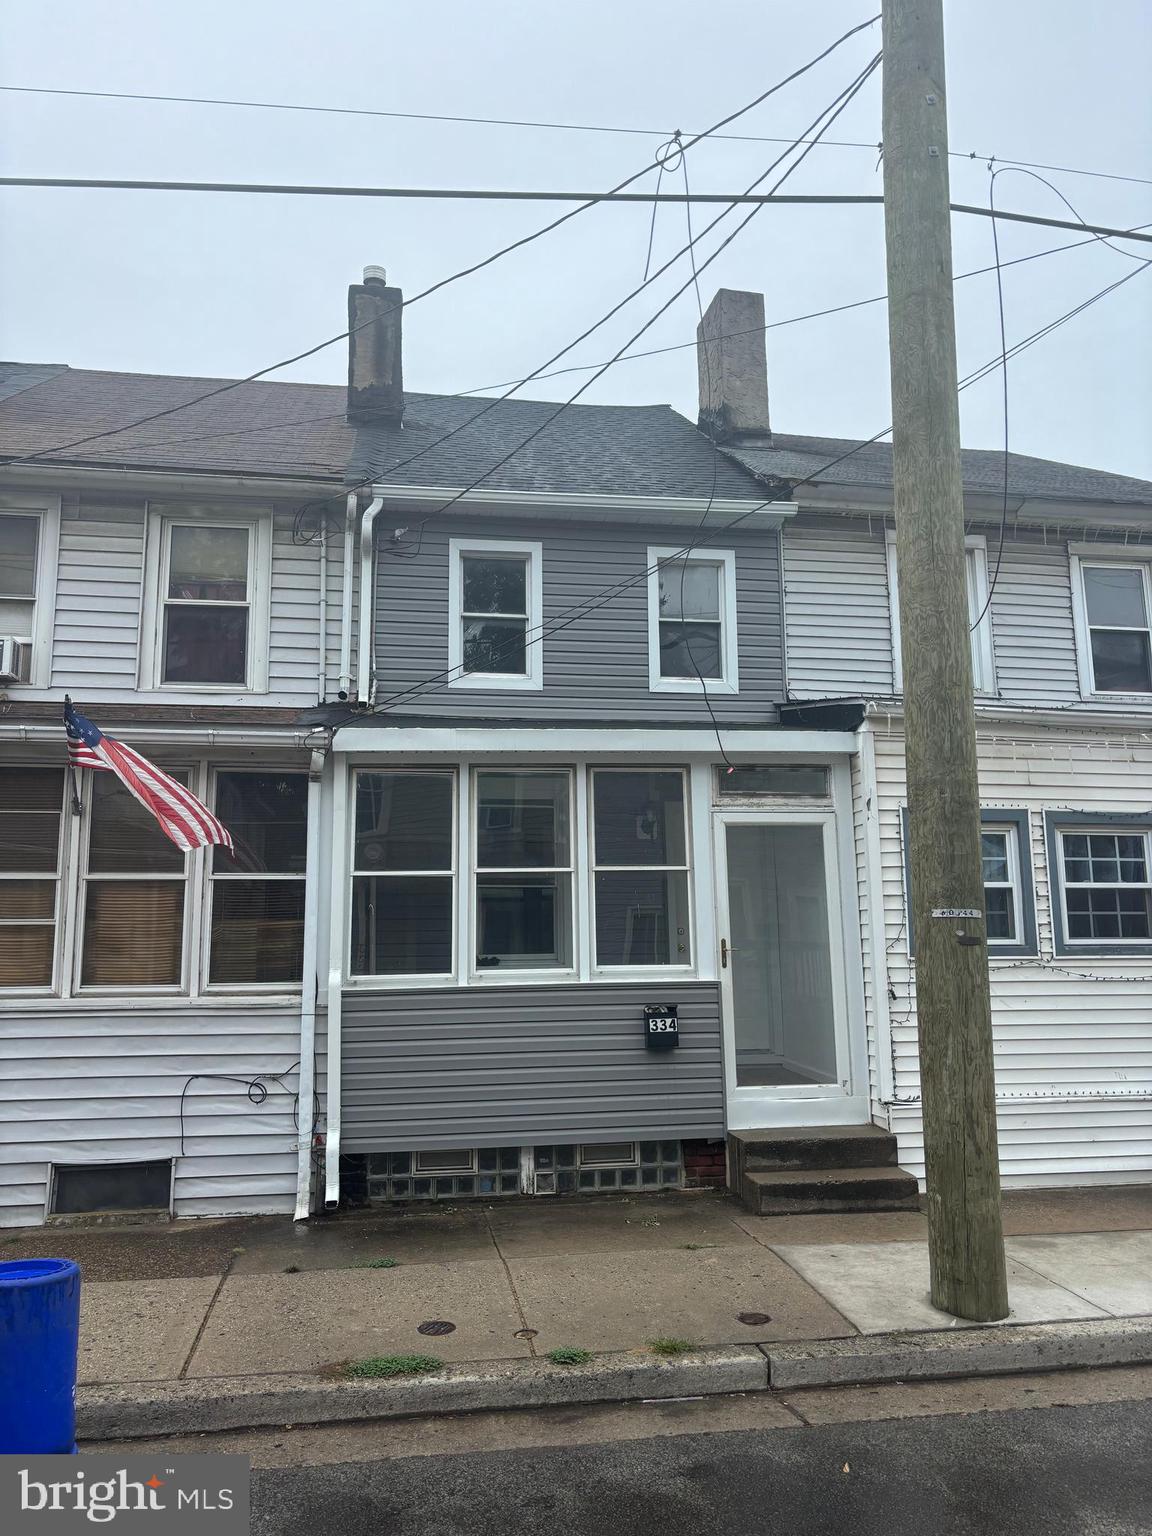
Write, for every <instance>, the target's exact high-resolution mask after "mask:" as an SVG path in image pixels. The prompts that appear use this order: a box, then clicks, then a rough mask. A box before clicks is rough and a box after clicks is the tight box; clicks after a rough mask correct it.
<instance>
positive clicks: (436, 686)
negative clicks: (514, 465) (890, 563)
mask: <svg viewBox="0 0 1152 1536" xmlns="http://www.w3.org/2000/svg"><path fill="white" fill-rule="evenodd" d="M1146 265H1147V266H1152V262H1148V263H1147V264H1146ZM1142 270H1144V268H1136V267H1134V268H1133V269H1132V271H1131V272H1129V273H1127V274H1126V275H1125V276H1124V277H1121V278H1118V279H1117V280H1116V281H1115V282H1114V283H1110V284H1109V285H1108V286H1107V287H1106V288H1102V289H1100V290H1099V291H1098V292H1097V293H1094V294H1093V295H1091V297H1090V298H1088V299H1085V300H1083V301H1082V302H1081V303H1080V304H1078V305H1076V306H1075V308H1073V309H1070V310H1068V311H1067V312H1066V313H1065V314H1063V315H1060V316H1058V317H1057V318H1056V319H1055V320H1050V321H1049V322H1048V323H1047V324H1046V325H1043V326H1041V327H1040V328H1039V329H1038V330H1036V331H1033V332H1032V333H1031V334H1030V335H1029V336H1025V337H1022V338H1021V340H1020V341H1018V342H1014V343H1013V345H1012V346H1011V347H1009V348H1008V350H1007V354H1006V355H1007V356H1008V357H1009V358H1011V357H1015V356H1018V355H1019V354H1020V353H1021V352H1024V351H1026V350H1027V349H1028V348H1029V347H1031V346H1034V345H1036V343H1038V342H1040V341H1042V340H1044V339H1045V338H1046V337H1047V336H1049V335H1050V334H1051V333H1052V332H1053V331H1055V330H1057V329H1059V327H1060V326H1062V325H1065V324H1067V323H1068V322H1069V321H1070V320H1073V319H1075V318H1076V317H1077V316H1078V315H1080V314H1082V313H1083V312H1084V311H1085V310H1087V309H1090V308H1091V307H1092V305H1093V304H1097V303H1099V302H1100V301H1101V300H1102V299H1104V298H1106V297H1107V296H1108V295H1109V294H1111V293H1113V292H1115V290H1116V289H1117V288H1120V287H1122V286H1123V285H1124V284H1125V283H1128V282H1131V281H1132V279H1133V278H1134V277H1138V276H1139V275H1140V272H1141V271H1142ZM1003 355H1004V354H999V355H997V356H996V357H994V358H991V359H989V361H988V362H986V363H983V364H982V365H981V366H980V367H979V368H975V369H973V370H972V372H971V373H968V374H966V375H965V376H964V378H963V379H961V380H960V381H959V382H958V384H957V390H958V391H959V390H963V389H968V388H970V387H971V385H973V384H977V383H979V382H980V381H981V380H982V379H984V378H986V377H987V376H988V374H989V373H991V372H994V371H995V370H996V369H997V368H998V367H999V366H1000V363H1001V357H1002V356H1003ZM891 430H892V427H891V425H890V424H889V425H888V426H886V427H882V428H881V430H880V431H879V432H875V433H873V435H872V436H871V437H869V438H865V439H864V441H863V442H858V443H854V444H853V446H852V447H851V448H849V449H847V450H846V451H845V452H844V453H841V454H837V455H836V457H835V458H832V459H828V460H826V461H825V462H824V463H823V464H821V465H820V467H819V468H818V469H814V470H810V471H809V472H808V473H807V474H805V475H803V476H799V477H793V478H790V479H789V480H788V481H787V482H786V483H787V488H788V491H789V494H794V493H795V492H796V490H798V489H799V488H800V487H801V486H803V485H811V484H814V483H815V482H816V481H817V480H819V479H820V477H821V476H823V475H825V474H827V472H828V471H829V470H830V469H834V468H835V467H836V466H837V465H839V464H842V463H844V461H845V460H846V459H850V458H851V457H852V456H853V455H854V454H857V453H859V452H861V450H862V449H864V448H868V447H871V446H872V444H874V443H878V442H879V441H880V439H881V438H882V437H886V436H887V434H888V433H889V432H891ZM779 499H780V497H779V496H778V495H774V496H773V497H771V498H769V499H767V500H764V501H759V502H754V503H753V504H752V505H751V506H750V507H748V508H747V509H746V510H745V511H743V512H740V513H738V514H737V515H736V516H735V517H733V518H731V519H729V521H727V522H726V523H723V524H721V525H720V526H719V527H718V528H715V529H713V530H712V532H711V533H710V534H709V535H708V537H707V539H706V540H699V541H698V543H712V542H713V540H715V539H716V538H718V537H720V536H721V535H722V534H725V533H727V532H729V530H731V529H733V528H736V527H738V526H739V525H740V524H742V523H744V522H746V521H747V520H748V518H750V517H752V516H753V515H754V514H755V513H757V512H762V511H764V510H765V508H767V507H769V506H771V505H772V504H773V502H774V501H776V500H779ZM686 552H687V546H685V548H684V549H683V550H680V551H677V555H674V556H672V557H671V558H673V559H675V558H677V556H678V555H681V554H685V553H686ZM657 569H658V566H656V565H651V566H647V567H646V568H645V569H644V570H642V571H640V572H639V573H638V574H637V575H634V576H630V577H627V578H624V579H622V580H621V581H619V582H617V583H616V584H614V585H613V586H611V587H606V588H603V589H602V590H601V591H600V592H597V593H593V594H592V596H591V597H588V598H585V599H582V600H581V602H580V603H577V604H574V605H573V606H572V607H571V608H567V609H565V610H563V611H562V612H561V613H559V614H556V615H554V616H553V618H552V619H550V620H549V621H548V622H547V623H546V624H540V625H536V626H533V629H532V630H529V631H527V632H526V642H527V644H529V645H536V644H540V643H542V642H543V641H544V640H546V639H551V638H552V636H553V635H555V634H559V633H560V632H561V631H562V630H564V629H567V628H568V627H569V625H571V624H575V623H578V622H579V620H580V619H582V618H586V617H587V616H588V615H589V614H590V613H594V612H595V611H596V610H597V609H599V608H602V607H604V606H605V605H606V604H607V603H610V602H612V601H614V599H615V598H617V597H619V596H622V595H623V593H625V592H626V591H628V590H629V589H630V588H632V587H635V586H637V585H639V583H640V582H642V581H646V580H647V579H648V577H649V576H651V575H652V574H653V572H654V571H656V570H657ZM561 620H563V621H564V622H562V623H561V622H559V621H561ZM537 631H538V632H537ZM517 643H519V640H518V641H517ZM458 672H459V669H458V668H451V667H450V668H447V669H446V670H444V671H442V672H437V673H434V674H432V675H431V676H429V677H427V678H424V679H422V680H421V681H419V682H417V683H412V684H409V685H408V686H407V687H405V688H403V689H400V690H398V691H397V692H396V693H393V694H390V695H389V696H388V698H386V699H383V700H381V701H379V702H378V703H377V704H376V705H375V706H374V712H375V713H382V712H384V711H386V710H388V709H389V708H391V707H392V706H393V705H394V704H397V703H402V702H404V700H406V699H407V698H409V697H416V696H420V695H422V694H423V693H425V692H428V693H436V692H439V691H441V690H442V689H443V688H446V687H448V686H449V685H450V683H451V682H452V681H453V679H454V676H455V675H458ZM356 717H357V715H356V713H355V712H352V711H349V715H348V718H349V719H353V718H356Z"/></svg>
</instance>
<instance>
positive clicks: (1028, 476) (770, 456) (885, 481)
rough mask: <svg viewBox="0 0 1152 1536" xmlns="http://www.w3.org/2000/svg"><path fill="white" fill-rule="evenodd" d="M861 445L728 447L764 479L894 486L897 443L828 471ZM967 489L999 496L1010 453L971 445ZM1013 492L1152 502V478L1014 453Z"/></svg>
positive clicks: (786, 440)
mask: <svg viewBox="0 0 1152 1536" xmlns="http://www.w3.org/2000/svg"><path fill="white" fill-rule="evenodd" d="M857 446H858V445H857V443H856V442H855V441H854V440H853V439H852V438H842V437H795V436H792V435H790V434H787V433H783V432H777V433H774V434H773V436H772V441H771V444H770V445H769V444H767V443H765V444H763V445H760V444H753V443H747V444H740V445H737V446H733V447H731V448H726V449H725V452H726V453H727V454H729V455H730V456H731V457H732V458H733V459H735V460H736V461H737V462H738V463H740V464H743V465H744V466H745V467H746V468H748V469H750V470H751V471H752V473H753V474H754V475H757V476H759V477H761V478H763V479H773V478H784V479H787V480H791V481H794V482H796V481H801V480H805V479H806V478H807V477H808V476H812V477H813V483H815V484H818V485H819V484H824V485H845V486H873V487H888V486H890V485H891V484H892V445H891V443H870V444H868V446H867V447H864V448H860V449H859V451H858V452H856V453H853V454H852V455H851V457H850V458H846V459H844V460H843V462H842V463H839V464H836V465H834V466H833V467H832V468H830V469H828V470H824V468H823V466H824V465H825V464H827V463H828V462H829V461H830V460H831V459H835V458H838V457H839V455H840V454H846V453H848V451H849V449H852V448H856V447H857ZM960 467H961V474H962V476H963V479H964V489H965V490H967V491H972V492H974V493H980V492H985V493H989V494H993V495H999V494H1000V492H1001V490H1002V488H1003V484H1004V455H1003V454H1002V453H999V452H997V450H996V449H994V448H965V449H963V450H962V451H961V455H960ZM1008 494H1009V495H1010V496H1016V497H1019V496H1026V497H1038V498H1042V499H1044V500H1050V501H1076V502H1081V501H1098V502H1110V503H1123V504H1126V505H1133V504H1136V505H1146V506H1152V481H1148V480H1136V479H1133V478H1132V477H1130V476H1128V475H1112V474H1109V473H1108V472H1107V471H1106V470H1102V469H1084V468H1081V467H1080V466H1079V465H1077V464H1060V463H1057V462H1056V461H1055V460H1053V459H1033V458H1029V457H1028V456H1027V455H1025V454H1021V453H1012V454H1009V456H1008Z"/></svg>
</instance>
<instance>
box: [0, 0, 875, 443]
mask: <svg viewBox="0 0 1152 1536" xmlns="http://www.w3.org/2000/svg"><path fill="white" fill-rule="evenodd" d="M879 20H880V17H879V15H878V14H877V15H875V16H872V17H870V18H869V19H868V20H867V21H863V22H860V23H859V24H858V25H856V26H854V27H851V28H849V30H848V31H847V32H844V33H842V34H841V35H840V36H839V37H838V38H836V39H835V41H834V42H832V43H830V44H829V45H828V47H827V48H825V49H823V50H822V51H821V52H820V53H818V54H816V55H815V56H814V57H813V58H811V59H809V60H808V61H807V62H806V63H805V64H802V65H800V66H799V68H797V69H794V70H793V71H792V73H791V74H789V75H786V76H785V77H784V78H783V79H782V80H778V81H777V82H776V83H775V84H774V85H770V86H769V87H768V89H767V90H765V91H761V93H760V94H759V95H758V96H757V97H755V99H754V100H752V101H750V102H748V103H747V105H746V106H743V107H739V108H737V110H736V111H734V112H730V113H728V115H727V116H726V117H722V118H720V119H719V121H718V122H716V123H714V124H713V125H712V127H711V128H708V129H706V130H705V131H704V132H703V133H699V134H695V135H694V136H693V137H692V138H690V139H689V140H688V143H687V145H685V146H684V147H685V148H691V146H692V145H693V144H698V143H699V142H700V141H701V140H702V139H705V138H708V137H710V136H711V135H712V134H714V133H717V132H718V131H719V130H720V129H721V128H725V127H727V125H728V124H729V123H731V122H735V120H736V119H737V118H738V117H742V116H743V115H744V114H745V113H747V112H750V111H752V109H753V108H754V107H758V106H759V105H760V104H761V103H762V102H764V101H767V99H768V98H769V97H770V96H773V95H775V94H776V92H777V91H781V90H783V89H784V87H785V86H787V85H790V84H791V83H792V82H793V81H794V80H798V79H799V78H800V77H801V76H802V75H805V74H807V73H808V71H809V70H810V69H814V68H815V66H816V65H817V64H819V63H820V62H821V61H822V60H824V59H826V58H827V57H828V55H829V54H831V53H834V52H835V51H836V49H837V48H839V47H840V46H841V45H842V44H844V43H846V42H847V41H848V40H849V38H852V37H855V36H856V34H857V33H858V32H863V31H865V30H866V29H867V28H869V27H871V26H874V25H875V24H876V22H877V21H879ZM651 169H652V166H651V165H645V166H643V167H642V169H640V170H639V171H636V172H634V173H633V174H632V175H631V176H628V177H626V178H625V180H624V181H622V182H620V183H619V184H618V185H617V186H615V187H614V188H613V189H612V190H613V192H621V191H623V190H624V188H625V187H629V186H631V185H632V183H633V182H636V181H639V180H640V179H641V178H642V177H643V176H646V175H648V173H649V172H650V171H651ZM597 205H598V199H588V200H587V201H585V202H582V203H580V204H579V205H578V206H577V207H575V208H571V209H569V210H568V212H567V213H564V214H562V215H561V216H560V217H559V218H558V219H553V220H552V221H551V222H550V223H548V224H545V225H544V226H543V227H542V228H540V229H538V230H535V231H533V232H532V233H531V234H528V235H523V236H521V238H520V239H518V240H514V241H512V242H511V244H509V245H505V246H502V247H501V248H500V249H499V250H498V251H494V252H493V253H492V254H491V255H489V256H486V257H484V258H483V260H481V261H477V262H473V263H472V264H471V265H470V266H467V267H462V268H460V269H459V270H458V271H456V272H453V273H451V274H449V276H448V277H444V278H440V279H439V281H437V282H435V283H432V284H430V285H429V287H427V288H424V289H422V290H421V291H420V292H419V293H417V294H414V295H413V296H412V298H410V299H403V300H402V301H401V302H400V304H398V305H396V306H394V307H395V308H398V309H410V308H411V307H412V305H414V304H418V303H420V301H421V300H422V299H426V298H429V297H430V296H431V295H432V294H434V293H438V292H439V291H440V289H442V288H446V287H448V285H449V284H451V283H455V282H458V281H459V280H460V279H461V278H464V277H470V276H472V275H473V274H474V273H476V272H479V271H481V270H482V269H483V268H485V267H488V266H491V265H492V264H493V263H494V262H496V261H499V260H501V258H503V257H504V256H507V255H510V254H511V253H512V252H513V251H517V250H520V249H521V248H522V247H524V246H526V245H529V244H531V243H532V242H533V241H535V240H539V239H540V238H541V237H542V236H543V235H547V234H551V233H552V231H553V230H556V229H559V228H560V226H561V225H562V224H566V223H567V222H568V221H569V220H570V219H573V218H575V217H576V216H577V215H578V214H580V213H584V212H586V211H587V209H589V208H593V207H596V206H597ZM377 318H379V317H375V316H374V317H373V318H372V319H371V320H367V321H364V322H363V323H362V324H361V325H359V326H350V327H349V328H348V329H347V330H343V331H340V332H338V333H337V334H336V335H335V336H330V337H328V339H327V340H326V341H322V342H318V343H317V345H316V346H314V347H308V348H307V349H306V350H305V351H303V352H297V353H295V354H294V355H293V356H292V357H288V358H283V359H281V360H280V361H279V362H276V363H271V364H269V366H268V367H266V368H260V369H258V370H257V371H256V372H255V373H250V374H247V375H246V376H245V377H244V378H242V379H234V380H231V381H229V382H228V383H226V384H222V385H220V386H219V387H218V388H216V389H212V390H208V391H206V393H204V394H202V395H199V396H197V397H196V398H195V399H192V400H186V401H184V402H183V403H182V404H180V405H174V406H169V407H168V408H167V409H166V410H162V411H153V412H152V413H151V414H150V415H148V416H143V417H140V418H139V419H138V420H136V421H133V422H129V423H127V424H126V425H125V426H122V427H111V428H107V429H106V430H104V431H102V432H92V433H89V434H88V435H87V436H86V437H80V438H75V439H73V441H72V442H69V443H63V444H58V445H57V446H56V447H55V448H44V449H41V450H40V451H39V452H38V453H34V454H29V455H25V456H24V457H22V458H9V459H7V460H5V461H4V462H6V463H23V464H28V463H32V462H34V461H35V460H37V459H40V458H44V457H46V456H48V455H51V454H58V453H65V452H67V451H68V450H69V449H72V448H78V447H80V446H82V445H83V444H85V443H92V442H96V441H97V440H99V439H102V438H106V437H114V436H116V435H117V434H118V433H120V432H126V431H129V430H130V429H131V428H133V427H141V426H145V425H146V424H147V423H148V422H150V421H159V420H160V419H161V418H163V417H166V416H172V415H174V414H175V413H176V412H177V411H182V410H187V409H188V408H189V407H190V406H193V405H199V404H200V403H201V402H202V401H204V400H211V399H213V398H215V397H216V396H217V395H222V394H226V393H227V392H228V391H229V390H233V389H238V388H239V387H240V386H241V385H242V384H252V383H255V382H256V380H257V379H262V378H264V377H265V376H266V375H267V374H269V373H276V372H278V371H279V370H280V369H281V368H288V367H290V366H291V365H292V364H294V363H299V362H302V361H303V360H304V359H305V358H306V357H312V356H314V355H315V354H316V353H317V352H322V351H323V350H324V349H325V348H326V347H330V346H333V345H335V343H336V342H338V341H344V340H346V339H347V338H348V337H349V336H352V335H354V334H355V333H356V332H357V331H360V330H362V329H364V327H365V326H367V325H373V324H375V323H376V320H377Z"/></svg>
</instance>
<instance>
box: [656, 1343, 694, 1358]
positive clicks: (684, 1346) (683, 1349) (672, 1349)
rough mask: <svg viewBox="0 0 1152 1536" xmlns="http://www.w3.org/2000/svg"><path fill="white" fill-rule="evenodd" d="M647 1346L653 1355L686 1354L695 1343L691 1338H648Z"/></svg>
mask: <svg viewBox="0 0 1152 1536" xmlns="http://www.w3.org/2000/svg"><path fill="white" fill-rule="evenodd" d="M648 1348H649V1349H650V1350H651V1351H652V1353H653V1354H654V1355H664V1356H668V1355H686V1354H687V1353H688V1351H689V1350H690V1349H695V1348H696V1343H695V1340H693V1339H649V1340H648Z"/></svg>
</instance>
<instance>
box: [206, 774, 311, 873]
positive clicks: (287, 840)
mask: <svg viewBox="0 0 1152 1536" xmlns="http://www.w3.org/2000/svg"><path fill="white" fill-rule="evenodd" d="M216 815H217V816H218V817H219V818H220V820H221V821H222V822H223V823H224V825H225V826H226V827H227V828H228V830H229V832H231V834H232V840H233V843H234V845H235V848H236V855H235V857H233V856H232V855H231V854H230V853H229V852H228V850H227V848H214V849H213V851H212V853H213V858H212V872H213V874H217V875H231V874H268V875H303V873H304V864H305V859H306V848H307V841H308V779H307V777H306V776H305V775H304V774H302V773H243V772H236V773H218V774H217V775H216Z"/></svg>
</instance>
